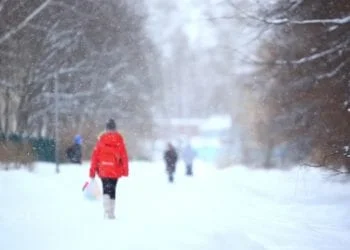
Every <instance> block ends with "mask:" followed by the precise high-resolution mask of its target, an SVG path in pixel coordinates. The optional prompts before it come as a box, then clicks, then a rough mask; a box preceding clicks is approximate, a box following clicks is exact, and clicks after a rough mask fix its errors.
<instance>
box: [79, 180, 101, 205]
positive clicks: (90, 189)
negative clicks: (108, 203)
mask: <svg viewBox="0 0 350 250" xmlns="http://www.w3.org/2000/svg"><path fill="white" fill-rule="evenodd" d="M83 193H84V196H85V198H86V199H88V200H99V199H100V198H101V189H100V187H99V185H98V183H97V181H96V180H94V179H93V180H91V181H89V182H85V184H84V186H83Z"/></svg>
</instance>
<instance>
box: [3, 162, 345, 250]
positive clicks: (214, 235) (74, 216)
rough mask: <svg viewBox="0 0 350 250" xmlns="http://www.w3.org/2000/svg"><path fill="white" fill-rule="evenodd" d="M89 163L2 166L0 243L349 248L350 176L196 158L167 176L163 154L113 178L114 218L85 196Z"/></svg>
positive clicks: (65, 247)
mask: <svg viewBox="0 0 350 250" xmlns="http://www.w3.org/2000/svg"><path fill="white" fill-rule="evenodd" d="M87 170H88V164H84V165H83V166H74V165H65V166H62V172H61V174H59V175H56V174H55V173H54V166H53V165H50V164H43V163H38V164H37V168H36V171H35V172H34V173H28V172H26V171H10V172H0V202H1V204H0V249H4V250H5V249H6V250H15V249H16V250H17V249H18V250H22V249H23V250H24V249H26V250H31V249H33V250H47V249H52V250H54V249H55V250H56V249H57V250H71V249H72V250H77V249H83V250H92V249H118V250H122V249H137V250H139V249H150V250H151V249H152V250H157V249H159V250H172V249H174V250H178V249H181V250H186V249H190V250H196V249H198V250H206V249H215V250H226V249H230V250H231V249H236V250H245V249H246V250H261V249H269V250H270V249H271V250H284V249H288V250H294V249H295V250H311V249H312V250H324V249H336V250H343V249H344V250H348V249H350V237H349V235H350V212H349V211H350V184H346V183H339V182H335V181H334V179H331V178H328V177H327V174H326V173H322V172H319V171H318V170H315V169H306V168H296V169H294V170H292V171H288V172H287V171H286V172H280V171H261V170H249V169H246V168H243V167H240V166H236V167H233V168H229V169H222V170H216V169H215V168H214V167H212V166H210V165H206V164H204V163H200V162H197V164H196V166H195V176H194V177H193V178H188V177H186V176H184V168H183V166H182V165H180V166H179V168H178V171H177V175H176V182H175V183H174V184H173V185H171V184H168V183H167V181H166V176H165V173H164V168H163V165H162V164H161V163H143V162H134V163H132V164H131V170H130V174H131V176H130V177H129V178H128V179H123V180H121V181H120V183H118V189H117V220H115V221H106V220H104V219H103V213H102V205H101V203H100V202H99V201H89V200H86V199H85V198H84V196H83V194H82V191H81V188H82V185H83V183H84V182H85V181H86V180H87V173H88V171H87Z"/></svg>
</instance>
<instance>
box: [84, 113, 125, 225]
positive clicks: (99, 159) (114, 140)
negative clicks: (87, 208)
mask: <svg viewBox="0 0 350 250" xmlns="http://www.w3.org/2000/svg"><path fill="white" fill-rule="evenodd" d="M96 174H98V176H99V177H100V178H101V181H102V187H103V207H104V215H105V218H108V219H114V218H115V215H114V212H115V192H116V186H117V182H118V179H119V178H121V177H123V176H125V177H127V176H128V175H129V166H128V154H127V150H126V146H125V143H124V139H123V137H122V135H121V134H120V133H119V132H117V130H116V124H115V121H114V120H113V119H110V120H109V121H108V122H107V124H106V132H104V133H103V134H102V135H101V136H100V137H99V139H98V142H97V143H96V146H95V148H94V150H93V153H92V158H91V166H90V178H92V179H93V178H95V175H96Z"/></svg>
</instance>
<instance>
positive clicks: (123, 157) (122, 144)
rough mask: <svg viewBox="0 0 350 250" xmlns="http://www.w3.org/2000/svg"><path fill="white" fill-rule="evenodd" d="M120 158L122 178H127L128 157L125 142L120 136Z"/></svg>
mask: <svg viewBox="0 0 350 250" xmlns="http://www.w3.org/2000/svg"><path fill="white" fill-rule="evenodd" d="M120 151H121V152H120V158H121V160H122V167H123V173H124V176H125V177H127V176H129V157H128V152H127V150H126V146H125V142H124V139H123V137H122V136H120Z"/></svg>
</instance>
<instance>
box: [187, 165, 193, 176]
mask: <svg viewBox="0 0 350 250" xmlns="http://www.w3.org/2000/svg"><path fill="white" fill-rule="evenodd" d="M186 175H193V172H192V164H186Z"/></svg>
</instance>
